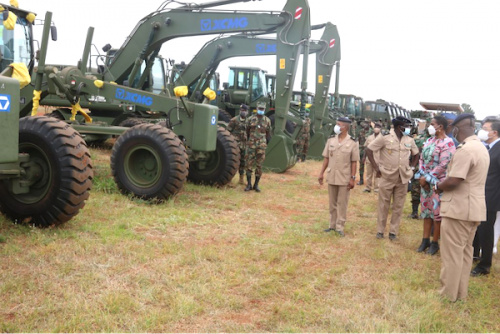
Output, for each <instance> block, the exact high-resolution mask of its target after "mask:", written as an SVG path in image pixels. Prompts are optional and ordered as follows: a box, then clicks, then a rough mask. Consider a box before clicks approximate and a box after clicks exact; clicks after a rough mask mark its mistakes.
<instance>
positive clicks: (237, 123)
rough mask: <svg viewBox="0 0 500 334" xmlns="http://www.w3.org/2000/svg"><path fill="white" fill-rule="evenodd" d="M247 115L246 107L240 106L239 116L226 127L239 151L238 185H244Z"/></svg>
mask: <svg viewBox="0 0 500 334" xmlns="http://www.w3.org/2000/svg"><path fill="white" fill-rule="evenodd" d="M247 115H248V106H247V105H246V104H242V105H241V106H240V114H239V116H235V117H233V118H231V120H230V121H229V124H228V125H227V130H228V131H229V132H230V133H231V134H232V135H233V137H234V138H235V139H236V142H237V143H238V148H239V149H240V168H239V172H240V182H239V183H240V184H245V180H244V176H243V175H244V174H245V154H246V146H247V125H246V118H247Z"/></svg>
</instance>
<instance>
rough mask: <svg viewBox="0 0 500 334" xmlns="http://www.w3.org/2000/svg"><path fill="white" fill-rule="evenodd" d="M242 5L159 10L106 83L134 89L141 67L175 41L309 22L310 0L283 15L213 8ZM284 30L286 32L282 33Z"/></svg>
mask: <svg viewBox="0 0 500 334" xmlns="http://www.w3.org/2000/svg"><path fill="white" fill-rule="evenodd" d="M235 2H241V1H238V0H236V1H215V2H210V3H208V4H201V5H189V6H188V5H186V6H182V7H179V8H173V9H167V8H164V7H161V8H159V9H158V10H157V11H155V12H152V13H150V14H149V15H147V16H146V17H144V18H143V19H141V20H140V21H139V22H138V23H137V25H136V26H135V28H134V29H133V30H132V32H131V34H130V35H129V36H128V37H127V39H126V40H125V42H124V43H123V45H122V46H121V47H120V48H119V49H118V51H117V52H116V54H114V56H113V60H112V61H111V62H110V64H109V65H108V66H107V67H106V68H105V71H104V80H106V81H115V82H117V83H119V84H128V85H129V86H131V87H133V83H134V80H132V79H133V78H135V75H136V74H137V73H138V71H139V69H140V67H141V65H142V63H143V62H144V61H145V60H146V59H148V58H150V57H151V54H153V53H158V51H159V50H160V48H161V47H162V45H163V44H164V43H165V42H167V41H169V40H171V39H174V38H179V37H187V36H202V35H213V34H222V33H241V32H275V31H277V29H278V28H279V27H280V28H281V29H282V31H285V30H286V31H287V32H286V35H288V30H289V29H290V27H291V26H292V22H293V21H294V20H295V15H296V12H297V13H298V14H299V15H302V16H301V18H302V20H303V21H304V20H306V19H307V20H309V5H308V3H307V0H288V1H287V3H286V5H285V6H284V8H283V10H282V11H279V12H272V11H271V12H269V11H235V10H231V11H229V10H216V9H213V8H212V7H215V6H218V5H222V4H223V5H226V4H228V3H235ZM283 28H284V29H285V30H283Z"/></svg>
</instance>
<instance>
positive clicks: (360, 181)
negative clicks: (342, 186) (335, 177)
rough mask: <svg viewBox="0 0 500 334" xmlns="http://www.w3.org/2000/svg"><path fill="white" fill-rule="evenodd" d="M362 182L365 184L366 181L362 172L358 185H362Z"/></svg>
mask: <svg viewBox="0 0 500 334" xmlns="http://www.w3.org/2000/svg"><path fill="white" fill-rule="evenodd" d="M362 184H364V182H363V174H361V175H360V176H359V182H358V186H360V185H362Z"/></svg>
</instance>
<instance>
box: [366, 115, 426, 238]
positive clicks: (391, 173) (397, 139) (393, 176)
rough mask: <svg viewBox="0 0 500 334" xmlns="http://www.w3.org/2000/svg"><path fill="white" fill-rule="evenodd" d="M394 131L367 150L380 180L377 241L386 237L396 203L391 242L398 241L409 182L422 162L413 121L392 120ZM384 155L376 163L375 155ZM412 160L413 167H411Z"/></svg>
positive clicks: (391, 227)
mask: <svg viewBox="0 0 500 334" xmlns="http://www.w3.org/2000/svg"><path fill="white" fill-rule="evenodd" d="M392 124H393V125H394V128H393V129H391V131H390V132H389V134H386V135H382V136H378V137H377V139H375V140H374V141H373V142H372V143H371V144H370V145H369V146H368V147H367V148H366V149H365V150H366V156H367V157H368V159H369V160H370V163H371V164H372V166H373V168H374V169H375V171H376V172H377V177H379V178H380V180H379V192H378V218H377V239H382V238H383V237H384V232H385V228H386V225H387V217H388V215H389V207H390V205H391V199H392V217H391V225H390V229H389V239H390V240H391V241H394V240H396V238H397V235H398V232H399V225H400V224H401V217H402V215H403V207H404V204H405V199H406V192H407V190H408V181H410V179H411V177H412V176H413V170H414V169H415V165H416V164H417V162H418V156H419V151H418V148H417V145H416V144H415V141H414V140H413V138H411V137H410V132H411V121H410V120H409V119H407V118H405V117H403V116H398V117H396V118H394V119H393V120H392ZM378 151H380V160H379V161H378V164H377V162H376V161H375V157H374V152H378ZM410 157H411V164H410Z"/></svg>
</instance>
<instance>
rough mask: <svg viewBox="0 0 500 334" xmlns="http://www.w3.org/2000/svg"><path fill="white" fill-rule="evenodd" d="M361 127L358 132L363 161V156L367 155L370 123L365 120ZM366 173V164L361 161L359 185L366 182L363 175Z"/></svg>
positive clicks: (360, 158)
mask: <svg viewBox="0 0 500 334" xmlns="http://www.w3.org/2000/svg"><path fill="white" fill-rule="evenodd" d="M360 126H361V129H360V130H359V133H358V144H359V160H360V161H363V157H364V155H365V142H366V137H368V131H369V130H370V125H369V124H368V122H366V121H363V122H361V124H360ZM364 173H365V164H364V163H362V162H361V163H360V164H359V182H358V185H362V184H363V183H364V180H363V175H364Z"/></svg>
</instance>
